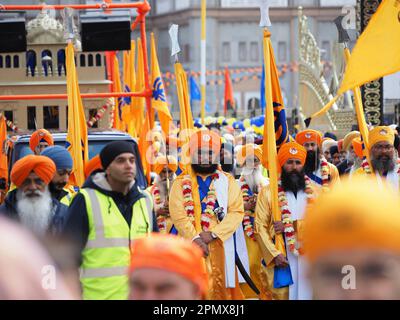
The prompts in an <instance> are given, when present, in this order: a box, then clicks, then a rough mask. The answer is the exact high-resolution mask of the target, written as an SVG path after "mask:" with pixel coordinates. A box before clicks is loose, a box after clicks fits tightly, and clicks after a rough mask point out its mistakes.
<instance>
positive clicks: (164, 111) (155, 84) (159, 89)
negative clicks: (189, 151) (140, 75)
mask: <svg viewBox="0 0 400 320" xmlns="http://www.w3.org/2000/svg"><path fill="white" fill-rule="evenodd" d="M151 84H152V89H153V97H152V100H151V104H152V106H153V108H154V109H156V110H157V112H158V117H159V119H160V124H161V128H162V130H163V132H164V133H165V134H166V135H168V133H169V125H170V122H171V121H172V116H171V113H170V111H169V108H168V102H167V94H166V92H165V87H164V81H163V79H162V77H161V72H160V66H159V65H158V59H157V50H156V42H155V40H154V34H153V33H152V34H151Z"/></svg>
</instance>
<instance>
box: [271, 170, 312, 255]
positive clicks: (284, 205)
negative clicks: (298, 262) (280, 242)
mask: <svg viewBox="0 0 400 320" xmlns="http://www.w3.org/2000/svg"><path fill="white" fill-rule="evenodd" d="M304 178H305V182H306V188H305V193H306V195H307V203H308V204H309V203H311V202H312V200H313V199H314V192H313V189H312V182H311V180H310V178H309V177H307V176H305V177H304ZM278 201H279V208H280V210H281V214H282V223H283V224H284V226H285V229H284V234H285V238H286V243H287V245H288V247H289V250H290V252H291V253H293V254H294V255H296V256H298V255H299V254H300V253H301V252H299V251H301V250H300V249H299V248H297V247H296V242H297V241H296V233H295V230H294V226H293V220H292V213H291V212H290V210H289V204H288V200H287V197H286V193H285V190H284V189H283V187H282V180H281V179H280V178H279V180H278Z"/></svg>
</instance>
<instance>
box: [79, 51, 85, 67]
mask: <svg viewBox="0 0 400 320" xmlns="http://www.w3.org/2000/svg"><path fill="white" fill-rule="evenodd" d="M80 60H81V61H80V66H81V67H86V56H85V55H84V54H81V57H80Z"/></svg>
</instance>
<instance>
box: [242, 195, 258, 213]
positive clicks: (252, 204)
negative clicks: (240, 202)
mask: <svg viewBox="0 0 400 320" xmlns="http://www.w3.org/2000/svg"><path fill="white" fill-rule="evenodd" d="M256 204H257V198H256V196H255V195H253V196H251V197H249V200H248V201H247V202H246V203H245V204H244V209H245V210H247V211H254V210H255V209H256Z"/></svg>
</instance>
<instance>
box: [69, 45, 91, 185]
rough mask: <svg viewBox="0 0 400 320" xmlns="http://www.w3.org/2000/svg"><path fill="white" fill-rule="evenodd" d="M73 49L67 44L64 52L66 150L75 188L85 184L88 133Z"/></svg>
mask: <svg viewBox="0 0 400 320" xmlns="http://www.w3.org/2000/svg"><path fill="white" fill-rule="evenodd" d="M74 56H75V55H74V47H73V46H72V44H71V43H69V44H68V46H67V50H66V67H67V93H68V133H67V149H68V151H69V152H70V153H71V156H72V159H73V163H74V165H73V169H72V176H73V179H74V180H75V181H73V183H74V184H75V185H77V186H82V185H83V183H84V182H85V162H86V161H88V132H87V125H86V119H85V111H84V108H83V104H82V99H81V93H80V90H79V83H78V76H77V73H76V67H75V59H74Z"/></svg>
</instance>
